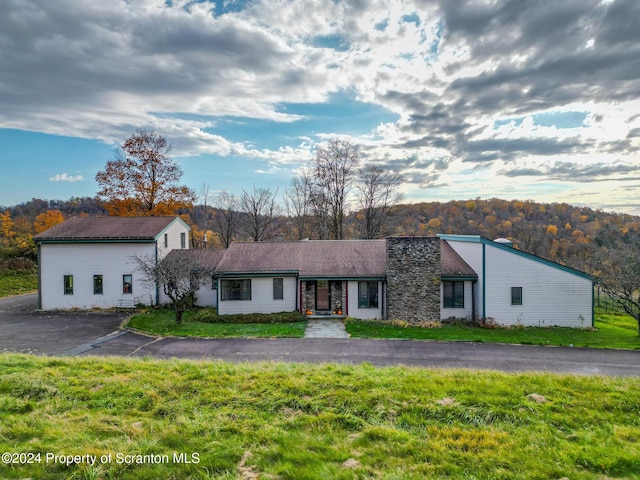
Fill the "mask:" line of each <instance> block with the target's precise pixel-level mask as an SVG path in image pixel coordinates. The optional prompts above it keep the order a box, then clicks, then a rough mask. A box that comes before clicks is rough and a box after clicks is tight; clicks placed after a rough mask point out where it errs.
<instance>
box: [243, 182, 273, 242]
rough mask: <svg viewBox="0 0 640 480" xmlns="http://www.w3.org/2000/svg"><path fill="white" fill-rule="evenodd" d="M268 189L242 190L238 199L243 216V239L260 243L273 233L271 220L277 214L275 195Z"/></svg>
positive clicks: (254, 187)
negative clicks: (246, 238)
mask: <svg viewBox="0 0 640 480" xmlns="http://www.w3.org/2000/svg"><path fill="white" fill-rule="evenodd" d="M277 194H278V190H276V192H275V193H271V190H270V189H268V188H256V186H255V185H254V186H253V191H251V192H247V191H246V190H242V196H241V197H240V209H241V211H242V213H243V214H244V222H243V223H242V230H243V232H244V235H245V237H248V238H251V239H252V240H253V241H254V242H262V241H264V240H266V239H267V238H269V236H270V235H271V234H272V232H273V219H274V217H275V216H276V215H277V214H278V206H277V205H276V195H277Z"/></svg>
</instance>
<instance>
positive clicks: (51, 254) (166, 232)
mask: <svg viewBox="0 0 640 480" xmlns="http://www.w3.org/2000/svg"><path fill="white" fill-rule="evenodd" d="M189 230H190V229H189V226H188V225H187V224H186V223H185V222H184V221H182V220H181V219H180V218H179V217H94V218H82V217H74V218H70V219H68V220H66V221H65V222H63V223H60V224H58V225H56V226H54V227H52V228H50V229H48V230H46V231H44V232H42V233H40V234H38V235H36V236H35V238H34V240H35V242H36V244H37V247H38V279H39V282H38V294H39V308H41V309H43V310H54V309H72V308H81V309H90V308H111V307H118V306H133V305H135V304H138V303H140V304H146V305H154V304H158V303H160V298H159V296H160V292H159V289H158V288H150V287H148V286H147V285H145V282H144V281H143V279H142V276H141V274H140V272H139V270H138V268H137V265H136V262H135V259H134V257H135V256H140V257H148V256H151V257H155V258H158V259H160V258H162V257H164V255H166V254H167V253H169V252H170V251H171V250H176V249H188V248H189Z"/></svg>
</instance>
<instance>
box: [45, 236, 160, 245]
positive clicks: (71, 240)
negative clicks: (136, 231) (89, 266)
mask: <svg viewBox="0 0 640 480" xmlns="http://www.w3.org/2000/svg"><path fill="white" fill-rule="evenodd" d="M36 243H37V244H38V245H44V244H52V243H56V244H63V243H74V244H75V243H155V240H154V239H153V238H91V239H89V238H65V239H55V240H40V239H37V240H36Z"/></svg>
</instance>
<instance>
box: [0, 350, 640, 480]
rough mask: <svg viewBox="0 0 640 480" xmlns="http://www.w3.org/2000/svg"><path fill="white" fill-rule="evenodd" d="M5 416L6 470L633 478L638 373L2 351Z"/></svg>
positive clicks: (639, 444) (32, 473)
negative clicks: (70, 459) (621, 374)
mask: <svg viewBox="0 0 640 480" xmlns="http://www.w3.org/2000/svg"><path fill="white" fill-rule="evenodd" d="M0 420H1V421H0V452H2V453H9V454H13V456H11V455H10V456H9V457H6V456H3V457H2V458H3V463H0V477H1V478H13V479H19V478H20V479H22V478H38V479H62V478H65V479H113V478H117V479H123V480H124V479H157V478H181V479H187V478H191V479H211V478H214V479H238V478H240V479H256V478H274V479H275V478H278V479H328V478H330V479H357V478H380V479H403V480H404V479H423V478H444V477H446V478H466V479H549V478H555V479H559V478H571V479H572V480H573V479H594V480H595V479H603V478H640V463H639V462H638V459H639V458H640V379H631V378H629V379H621V378H605V377H580V376H569V375H549V374H545V375H543V374H502V373H486V372H482V373H481V372H475V371H469V370H429V369H419V368H407V367H389V368H375V367H372V366H370V365H366V364H365V365H360V366H355V367H354V366H347V365H302V364H283V363H257V364H229V363H223V362H193V361H178V360H173V361H168V362H163V361H159V360H149V359H137V360H134V359H98V358H74V359H69V358H65V359H52V358H42V357H33V356H22V355H13V354H4V355H0ZM47 453H48V454H49V456H46V454H47ZM174 453H176V454H177V456H174ZM20 454H25V455H23V456H22V457H20ZM38 454H39V456H38ZM181 454H183V456H180V455H181ZM53 455H57V456H60V455H93V456H95V457H96V464H94V465H93V466H91V465H88V464H87V460H86V457H85V460H84V461H80V460H78V461H76V462H72V463H71V464H69V465H66V464H65V463H64V462H63V460H62V459H61V458H60V457H58V458H57V459H56V458H54V457H53ZM21 458H22V459H23V460H24V461H21V460H20V459H21ZM13 459H15V463H11V462H12V461H13ZM27 459H30V460H31V462H32V463H26V460H27ZM185 460H190V461H192V462H193V463H185ZM196 462H197V463H196Z"/></svg>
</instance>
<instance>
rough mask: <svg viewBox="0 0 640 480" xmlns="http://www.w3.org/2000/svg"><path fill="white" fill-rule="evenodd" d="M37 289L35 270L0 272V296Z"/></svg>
mask: <svg viewBox="0 0 640 480" xmlns="http://www.w3.org/2000/svg"><path fill="white" fill-rule="evenodd" d="M37 291H38V274H37V272H11V273H8V272H3V273H0V298H3V297H9V296H11V295H22V294H24V293H33V292H37Z"/></svg>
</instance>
